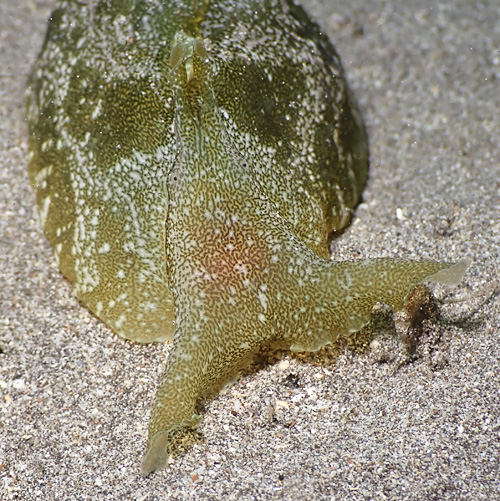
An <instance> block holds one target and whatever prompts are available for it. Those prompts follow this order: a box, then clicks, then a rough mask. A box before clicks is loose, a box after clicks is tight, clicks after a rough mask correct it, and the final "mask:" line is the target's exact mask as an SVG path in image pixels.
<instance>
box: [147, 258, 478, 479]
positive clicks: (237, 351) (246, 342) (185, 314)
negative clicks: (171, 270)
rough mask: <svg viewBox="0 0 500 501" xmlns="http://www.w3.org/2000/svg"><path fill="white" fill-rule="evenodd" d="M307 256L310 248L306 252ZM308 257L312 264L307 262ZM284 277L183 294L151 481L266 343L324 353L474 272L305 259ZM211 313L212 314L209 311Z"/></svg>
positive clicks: (155, 417) (392, 262) (158, 415)
mask: <svg viewBox="0 0 500 501" xmlns="http://www.w3.org/2000/svg"><path fill="white" fill-rule="evenodd" d="M300 250H301V251H305V250H306V249H300ZM304 256H308V258H309V259H306V258H304ZM287 261H288V264H289V266H288V268H287V272H288V273H286V275H285V276H283V275H282V274H280V275H279V279H278V280H276V281H273V279H272V274H273V272H279V271H281V270H280V267H279V266H278V265H276V267H275V269H273V268H272V267H271V269H270V277H269V280H267V287H266V288H264V290H262V288H259V287H257V288H254V287H249V288H248V289H245V290H240V291H239V296H238V298H236V299H235V300H234V301H233V302H232V303H233V304H231V300H230V298H228V297H225V298H224V297H223V296H224V294H222V297H217V296H215V295H214V296H213V297H211V298H209V299H208V300H207V299H206V294H201V296H202V297H201V298H196V297H195V296H196V293H194V294H193V291H192V290H191V294H188V295H187V296H189V297H186V296H185V295H184V294H183V293H182V292H180V294H179V295H180V301H179V302H178V304H180V305H181V307H180V309H179V311H178V312H177V319H178V321H177V332H176V335H175V341H174V347H173V350H172V352H171V354H170V357H169V360H168V364H167V368H166V370H165V373H164V374H163V376H162V378H161V382H160V386H159V390H158V394H157V397H156V402H155V405H154V408H153V413H152V417H151V424H150V430H149V441H148V447H147V452H146V454H145V456H144V459H143V462H142V467H141V471H142V473H143V474H148V473H150V472H152V471H154V470H157V469H160V468H162V467H163V466H165V465H166V464H167V463H168V460H169V456H170V452H171V446H172V443H173V442H174V441H175V440H176V438H177V437H178V436H179V434H182V432H183V431H184V432H185V431H186V430H189V429H193V428H196V427H197V426H198V425H199V423H200V421H201V418H200V416H199V415H197V414H196V410H195V407H196V403H197V401H198V400H199V398H200V397H202V396H204V395H206V394H207V393H208V392H209V391H210V390H213V389H214V388H216V389H217V388H220V386H221V385H222V384H224V383H225V382H227V381H228V379H230V378H231V377H232V376H234V375H235V371H236V370H237V368H238V367H239V366H240V365H241V362H242V361H243V360H245V359H246V358H247V357H248V356H249V355H250V354H252V353H253V352H255V350H257V349H258V347H259V345H260V344H261V343H262V342H263V341H278V342H283V343H286V344H288V345H289V346H290V348H291V349H292V350H297V351H303V350H307V351H310V350H317V349H319V348H320V347H321V346H323V345H325V344H329V343H332V342H334V341H336V340H337V339H339V338H340V337H342V336H344V335H346V334H348V333H353V332H356V331H358V330H360V329H361V328H362V327H363V326H364V325H366V324H367V323H368V322H369V320H370V313H371V311H372V308H373V306H374V305H375V303H377V302H384V303H386V304H388V305H389V306H390V307H391V308H392V309H393V310H398V309H400V308H402V307H403V306H404V303H405V299H406V297H407V296H408V293H409V292H410V291H411V289H412V288H413V287H414V286H415V285H418V284H420V283H422V282H425V281H430V282H441V283H445V284H457V283H459V282H460V281H461V279H462V277H463V274H464V272H465V270H466V268H467V266H468V265H469V261H468V260H462V261H459V262H458V263H455V264H450V263H438V262H433V261H427V262H417V261H403V260H396V259H375V260H361V261H346V262H339V263H336V262H331V261H325V260H322V259H319V258H318V257H317V256H314V254H312V253H309V254H307V253H306V252H305V253H304V254H302V260H301V262H300V263H299V264H300V265H301V266H300V267H295V268H294V267H293V266H292V265H291V263H292V262H293V259H288V260H287ZM208 306H210V307H208Z"/></svg>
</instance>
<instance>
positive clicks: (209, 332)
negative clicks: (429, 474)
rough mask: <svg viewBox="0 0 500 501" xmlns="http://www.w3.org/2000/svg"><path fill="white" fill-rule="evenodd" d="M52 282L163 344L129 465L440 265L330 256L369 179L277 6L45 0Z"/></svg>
mask: <svg viewBox="0 0 500 501" xmlns="http://www.w3.org/2000/svg"><path fill="white" fill-rule="evenodd" d="M28 121H29V129H30V150H31V161H30V167H29V170H30V177H31V181H32V184H33V186H34V188H35V190H36V195H37V203H38V207H39V213H40V219H41V222H42V225H43V228H44V230H45V233H46V234H47V237H48V239H49V241H50V243H51V244H52V246H53V249H54V253H55V257H56V259H57V262H58V264H59V266H60V269H61V270H62V272H63V273H64V275H65V276H66V277H67V278H68V280H69V281H70V282H71V283H72V284H73V285H74V289H75V292H76V294H77V296H78V297H79V299H80V300H81V301H82V303H84V304H85V305H86V306H87V307H88V308H89V309H90V310H91V311H92V312H94V313H95V315H97V316H98V317H99V318H101V319H102V320H103V321H104V322H105V323H106V324H108V325H109V326H110V327H111V328H112V329H113V330H114V331H115V332H117V333H118V334H119V335H120V336H123V337H125V338H127V339H131V340H134V341H138V342H144V343H148V342H159V341H167V340H172V339H173V341H174V345H173V348H172V351H171V353H170V356H169V359H168V363H167V367H166V369H165V372H164V374H163V376H162V377H161V381H160V385H159V388H158V392H157V397H156V402H155V404H154V407H153V411H152V417H151V423H150V429H149V440H148V447H147V452H146V455H145V458H144V460H143V463H142V472H143V473H145V474H147V473H149V472H151V471H153V470H156V469H159V468H161V467H162V466H163V465H164V464H165V463H166V462H167V461H168V457H169V454H170V452H171V446H172V443H173V441H174V440H175V439H176V437H177V436H178V435H179V434H182V432H183V431H184V430H186V429H190V428H194V427H196V426H197V425H198V424H199V422H200V419H201V417H200V416H198V415H197V413H196V410H195V409H196V404H197V402H198V401H199V400H200V398H202V397H203V396H205V395H207V394H209V393H210V392H213V391H216V390H217V389H218V388H220V387H221V386H222V385H223V384H224V383H225V382H227V381H228V380H230V379H231V378H232V377H234V375H235V373H236V371H237V370H238V368H239V367H240V366H241V364H242V363H243V362H244V361H245V360H247V359H248V357H249V355H251V354H252V353H254V352H255V351H257V350H258V349H259V347H261V345H262V344H263V343H268V342H276V343H279V344H281V345H283V346H286V347H288V348H290V349H292V350H317V349H319V348H320V347H321V346H323V345H325V344H328V343H331V342H334V341H335V340H337V339H339V338H341V337H342V336H345V335H347V334H352V333H354V332H356V331H358V330H360V329H361V328H362V327H363V326H364V325H365V324H366V323H367V322H368V321H369V318H370V313H371V310H372V307H373V305H374V304H375V303H377V302H384V303H386V304H388V305H389V306H390V307H391V308H393V309H394V310H397V309H399V308H401V307H402V306H403V304H404V301H405V298H406V296H407V294H408V292H409V291H410V289H411V288H412V287H413V286H415V285H416V284H419V283H421V282H423V281H442V282H445V283H457V282H458V281H459V280H460V279H461V276H462V274H463V272H464V271H465V267H466V262H460V263H458V264H456V265H453V264H446V263H437V262H414V261H404V260H391V259H375V260H368V259H367V260H360V261H352V262H351V261H349V262H334V261H330V260H329V259H328V258H329V241H330V237H331V234H332V233H333V232H334V231H339V230H341V229H342V228H344V227H345V226H346V225H347V224H348V222H349V219H350V214H351V211H352V210H353V208H354V207H355V205H356V204H357V202H358V201H359V197H360V193H361V191H362V189H363V186H364V184H365V181H366V177H367V170H368V146H367V137H366V132H365V128H364V125H363V122H362V119H361V116H360V114H359V112H358V109H357V106H356V103H355V101H354V100H353V97H352V96H351V94H350V91H349V89H348V88H347V85H346V81H345V78H344V74H343V70H342V66H341V63H340V59H339V57H338V55H337V53H336V52H335V50H334V48H333V46H332V45H331V43H330V42H329V41H328V39H327V38H326V37H325V36H324V35H323V34H322V33H321V32H320V29H319V28H318V26H317V25H316V24H314V23H313V22H312V21H310V20H309V18H308V17H307V15H306V14H305V12H304V11H303V10H302V9H301V8H300V7H298V6H297V5H295V4H294V3H293V2H292V1H291V0H245V1H243V0H236V1H235V0H222V1H208V0H206V1H201V0H200V1H194V0H191V1H183V2H181V1H178V2H174V1H167V0H87V1H86V2H85V1H81V0H80V1H76V0H62V1H60V2H59V4H58V7H57V8H56V10H55V11H54V12H53V14H52V17H51V20H50V25H49V29H48V33H47V37H46V40H45V44H44V46H43V49H42V52H41V54H40V56H39V58H38V60H37V62H36V64H35V67H34V69H33V73H32V77H31V80H30V84H29V93H28Z"/></svg>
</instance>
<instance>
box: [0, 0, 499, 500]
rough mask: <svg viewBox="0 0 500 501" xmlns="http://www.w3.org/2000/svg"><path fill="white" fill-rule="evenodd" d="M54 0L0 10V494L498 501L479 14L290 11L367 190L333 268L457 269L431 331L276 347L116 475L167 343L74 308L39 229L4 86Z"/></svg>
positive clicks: (493, 197)
mask: <svg viewBox="0 0 500 501" xmlns="http://www.w3.org/2000/svg"><path fill="white" fill-rule="evenodd" d="M54 5H55V2H54V1H49V0H38V1H35V0H23V2H19V0H2V2H1V5H0V67H1V70H0V179H1V189H0V214H1V219H0V225H1V228H0V243H1V251H0V256H1V257H0V277H1V278H0V280H1V282H0V304H1V306H0V308H1V318H0V499H2V500H3V499H5V500H18V499H19V500H38V499H40V500H56V499H57V500H61V499H79V500H83V499H92V500H106V499H123V500H129V499H130V500H156V499H187V500H189V499H193V500H194V499H207V500H211V499H214V500H216V499H227V500H231V499H238V500H253V499H259V500H260V499H264V500H267V499H287V500H288V499H309V500H323V499H331V500H337V499H355V500H358V499H359V500H362V499H373V500H386V499H397V500H401V499H414V500H427V499H429V500H442V499H443V500H444V499H453V500H456V499H470V500H483V499H484V500H493V499H499V498H500V473H499V471H500V378H499V373H500V348H499V338H500V328H499V325H500V299H499V295H498V290H499V286H498V275H499V273H498V270H499V263H500V256H499V254H500V251H499V249H500V140H499V139H500V113H499V112H498V109H499V104H500V91H499V87H500V52H499V49H500V23H499V22H498V19H500V4H499V3H497V2H491V1H487V0H482V1H477V2H469V1H467V0H455V1H451V0H445V1H443V2H439V3H438V2H434V1H432V0H419V1H418V2H403V1H401V0H373V1H370V2H366V1H364V0H349V1H347V0H339V1H333V0H332V1H330V0H328V1H326V0H325V1H323V2H321V1H319V0H317V1H308V2H303V5H304V6H305V7H306V8H307V10H308V11H309V12H310V13H311V15H312V16H313V17H314V18H316V19H319V20H320V24H321V26H322V28H323V29H324V31H325V32H327V33H328V34H329V36H330V37H331V39H332V40H333V41H334V43H335V45H336V47H337V49H338V51H339V53H340V54H341V56H342V59H343V62H344V66H345V68H346V71H347V75H348V78H349V81H350V83H351V86H352V88H353V89H354V91H355V93H356V96H357V98H358V100H359V102H360V105H361V108H362V110H363V113H364V116H365V118H366V122H367V126H368V129H369V134H370V145H371V170H370V180H369V183H368V186H367V188H366V190H365V192H364V195H363V203H362V204H361V205H360V206H359V208H358V210H357V212H356V217H355V220H354V222H353V224H352V225H351V226H350V228H349V229H348V230H347V231H346V232H345V233H344V234H343V235H342V236H341V237H340V238H339V239H337V240H335V241H334V242H333V253H334V256H335V258H338V259H349V258H358V257H381V256H400V257H408V258H424V259H431V258H432V259H439V260H446V261H455V260H458V259H460V258H462V257H464V256H470V257H471V258H472V259H473V264H472V266H471V267H470V269H469V270H468V272H467V274H466V276H465V279H464V281H463V283H462V284H461V285H460V286H458V287H436V288H435V294H436V297H437V298H438V300H439V301H440V302H441V303H442V306H441V309H442V314H443V319H442V320H440V321H438V322H437V323H436V324H435V325H434V326H433V327H432V329H430V330H427V331H426V332H425V334H424V335H423V336H422V337H421V339H420V340H419V341H418V344H417V348H416V356H415V357H413V358H412V359H411V360H410V361H409V360H408V357H407V356H406V352H405V348H404V346H403V344H402V343H401V342H400V341H398V340H397V339H396V338H390V337H386V336H382V337H380V338H379V339H377V342H376V343H374V345H373V346H372V348H371V349H370V350H368V352H366V353H364V354H356V353H352V352H349V351H346V352H344V353H342V354H341V355H340V356H339V357H338V358H337V359H336V360H335V361H333V362H332V363H331V364H319V365H317V364H312V363H305V362H303V361H301V359H300V358H299V357H293V356H288V355H286V356H284V358H283V359H282V360H281V361H280V362H278V363H275V364H271V365H268V366H266V367H265V368H264V369H262V370H261V371H258V372H255V373H254V374H251V375H248V376H246V377H244V378H242V379H240V380H239V382H237V383H236V384H235V385H234V386H232V387H231V388H229V389H228V390H227V391H226V392H225V393H224V394H221V395H219V396H218V397H217V398H215V399H214V400H212V401H211V402H210V403H208V405H207V406H206V413H205V416H204V421H203V425H202V428H201V432H202V434H203V437H204V440H203V441H202V442H200V443H199V444H196V445H195V446H194V447H193V448H192V449H190V450H189V451H188V452H187V453H186V454H185V455H184V456H182V457H180V458H177V459H176V460H175V461H174V463H173V464H172V465H171V466H170V467H169V468H168V469H167V470H165V471H163V472H160V473H157V474H155V475H151V476H149V477H147V478H143V477H141V476H140V475H139V469H138V463H139V460H140V457H141V454H142V453H143V449H144V446H145V440H146V433H147V424H148V419H149V412H150V407H151V403H152V399H153V395H154V391H155V387H156V382H157V379H158V375H159V372H160V370H161V368H162V366H163V364H164V362H165V359H166V356H167V353H168V347H163V346H159V345H155V346H140V345H135V344H132V343H128V342H124V341H122V340H120V339H118V338H117V337H116V336H115V335H114V334H113V333H112V332H111V331H110V330H109V329H107V328H106V327H105V326H104V325H102V324H101V323H100V322H99V321H97V320H96V319H95V318H94V317H93V316H92V315H91V314H90V313H88V311H87V310H86V309H85V308H83V307H82V306H81V305H80V304H79V303H78V301H76V300H75V299H74V297H73V296H72V292H71V287H70V286H69V284H68V283H67V282H66V281H65V280H64V279H63V278H62V276H61V275H60V273H59V271H58V269H57V267H56V265H55V264H54V260H53V256H52V253H51V250H50V247H49V245H48V243H47V241H46V239H45V237H44V235H43V234H42V232H41V230H40V229H39V226H38V222H37V216H36V212H35V198H34V194H33V192H32V190H31V189H30V186H29V181H28V176H27V169H26V165H27V162H28V151H27V130H26V124H25V122H24V88H25V85H26V80H27V76H28V72H29V68H30V66H31V64H32V61H33V59H34V57H35V56H36V54H37V53H38V51H39V49H40V47H41V44H42V41H43V36H44V32H45V29H46V23H45V20H46V19H47V17H48V16H49V13H50V10H51V9H52V8H53V7H54Z"/></svg>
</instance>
